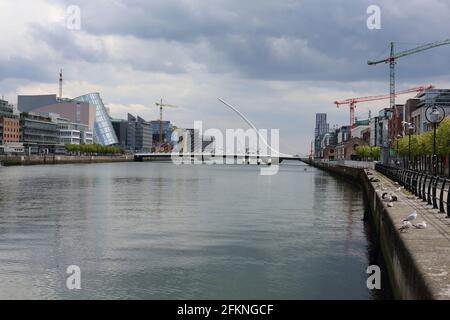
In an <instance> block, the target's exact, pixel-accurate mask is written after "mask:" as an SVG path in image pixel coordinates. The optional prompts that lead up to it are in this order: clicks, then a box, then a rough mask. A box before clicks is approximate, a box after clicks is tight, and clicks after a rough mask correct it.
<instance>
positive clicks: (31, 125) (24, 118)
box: [19, 112, 64, 154]
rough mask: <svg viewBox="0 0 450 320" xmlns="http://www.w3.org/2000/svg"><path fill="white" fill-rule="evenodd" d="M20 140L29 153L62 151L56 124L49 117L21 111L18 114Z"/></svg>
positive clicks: (62, 147)
mask: <svg viewBox="0 0 450 320" xmlns="http://www.w3.org/2000/svg"><path fill="white" fill-rule="evenodd" d="M19 121H20V128H21V131H20V141H21V142H22V143H23V145H24V148H25V152H26V153H29V154H48V153H60V152H64V145H63V144H61V143H60V141H59V136H58V125H57V124H56V123H55V122H53V121H52V119H51V118H50V117H46V116H42V115H37V114H33V113H27V112H23V113H21V114H20V120H19Z"/></svg>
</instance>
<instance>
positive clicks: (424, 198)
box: [422, 173, 429, 202]
mask: <svg viewBox="0 0 450 320" xmlns="http://www.w3.org/2000/svg"><path fill="white" fill-rule="evenodd" d="M428 178H429V176H428V175H427V174H426V173H425V177H424V178H423V184H422V200H423V201H424V202H426V201H427V191H426V187H427V179H428Z"/></svg>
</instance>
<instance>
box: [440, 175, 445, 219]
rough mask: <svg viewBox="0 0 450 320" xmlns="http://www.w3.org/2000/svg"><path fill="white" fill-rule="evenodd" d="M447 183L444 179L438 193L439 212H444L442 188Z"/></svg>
mask: <svg viewBox="0 0 450 320" xmlns="http://www.w3.org/2000/svg"><path fill="white" fill-rule="evenodd" d="M446 183H447V179H444V182H443V183H442V187H441V192H440V194H439V212H445V210H444V189H445V184H446Z"/></svg>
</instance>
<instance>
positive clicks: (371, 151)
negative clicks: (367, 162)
mask: <svg viewBox="0 0 450 320" xmlns="http://www.w3.org/2000/svg"><path fill="white" fill-rule="evenodd" d="M356 154H357V155H358V156H359V157H360V158H362V159H368V158H372V159H379V158H380V147H370V146H358V147H356Z"/></svg>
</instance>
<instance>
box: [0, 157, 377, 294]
mask: <svg viewBox="0 0 450 320" xmlns="http://www.w3.org/2000/svg"><path fill="white" fill-rule="evenodd" d="M363 213H364V202H363V194H362V191H361V190H360V189H359V188H358V187H357V186H354V185H352V184H349V183H347V182H344V181H341V180H338V179H336V178H335V177H333V176H331V175H329V174H327V173H325V172H322V171H319V170H317V169H314V168H312V167H309V166H306V165H300V164H299V163H292V164H282V165H281V167H280V171H279V173H278V174H277V175H274V176H262V175H260V174H259V168H258V166H254V165H174V164H171V163H154V162H153V163H113V164H88V165H86V164H80V165H55V166H27V167H7V168H5V167H2V168H0V298H6V299H16V298H23V299H372V298H373V297H374V295H373V294H372V293H371V292H370V291H369V290H368V289H367V287H366V279H367V274H366V268H367V266H368V265H369V251H370V250H369V249H370V248H369V247H370V246H369V242H368V240H367V237H366V229H365V227H364V222H363V221H362V218H363ZM70 265H77V266H79V268H80V271H81V277H80V279H81V289H79V290H76V289H75V290H69V289H68V288H67V286H66V279H67V277H69V276H70V274H67V273H66V271H67V267H68V266H70Z"/></svg>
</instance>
